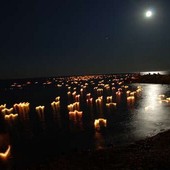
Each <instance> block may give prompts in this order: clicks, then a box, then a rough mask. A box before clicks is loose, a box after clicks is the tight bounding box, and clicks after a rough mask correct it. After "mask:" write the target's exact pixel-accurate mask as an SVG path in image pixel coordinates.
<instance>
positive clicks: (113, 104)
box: [106, 103, 117, 107]
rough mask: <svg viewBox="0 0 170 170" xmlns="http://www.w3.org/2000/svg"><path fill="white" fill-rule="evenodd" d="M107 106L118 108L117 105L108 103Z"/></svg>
mask: <svg viewBox="0 0 170 170" xmlns="http://www.w3.org/2000/svg"><path fill="white" fill-rule="evenodd" d="M106 106H107V107H112V106H113V107H116V106H117V103H106Z"/></svg>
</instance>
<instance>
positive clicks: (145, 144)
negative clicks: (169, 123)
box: [1, 130, 170, 170]
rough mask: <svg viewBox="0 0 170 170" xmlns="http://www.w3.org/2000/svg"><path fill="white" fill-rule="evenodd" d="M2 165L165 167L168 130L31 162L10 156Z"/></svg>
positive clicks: (168, 155) (169, 155)
mask: <svg viewBox="0 0 170 170" xmlns="http://www.w3.org/2000/svg"><path fill="white" fill-rule="evenodd" d="M9 161H10V163H9V162H8V165H7V164H6V163H3V164H2V165H1V168H3V169H17V170H18V169H29V170H33V169H44V170H46V169H52V170H53V169H54V170H55V169H56V170H57V169H60V170H67V169H75V170H80V169H86V170H88V169H89V170H92V169H94V170H98V169H169V167H170V130H168V131H165V132H162V133H159V134H157V135H155V136H153V137H150V138H147V139H145V140H141V141H137V142H135V143H134V144H130V145H128V146H121V147H114V146H110V147H108V148H107V149H100V150H97V151H84V152H82V151H81V152H76V153H74V154H67V155H62V156H60V157H57V158H53V159H50V158H49V159H48V160H43V161H42V162H38V163H37V162H36V163H33V164H31V165H21V164H19V162H18V161H17V162H15V161H14V160H13V158H11V160H9Z"/></svg>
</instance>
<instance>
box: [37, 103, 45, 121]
mask: <svg viewBox="0 0 170 170" xmlns="http://www.w3.org/2000/svg"><path fill="white" fill-rule="evenodd" d="M44 108H45V106H37V107H36V108H35V110H36V112H37V113H38V116H39V118H40V120H42V121H44Z"/></svg>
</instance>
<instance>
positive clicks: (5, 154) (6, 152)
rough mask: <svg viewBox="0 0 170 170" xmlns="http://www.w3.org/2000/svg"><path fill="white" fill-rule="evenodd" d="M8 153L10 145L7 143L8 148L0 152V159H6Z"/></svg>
mask: <svg viewBox="0 0 170 170" xmlns="http://www.w3.org/2000/svg"><path fill="white" fill-rule="evenodd" d="M10 153H11V146H10V145H8V148H7V149H6V151H5V152H0V159H2V160H7V159H8V158H9V156H10Z"/></svg>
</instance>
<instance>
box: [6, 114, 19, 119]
mask: <svg viewBox="0 0 170 170" xmlns="http://www.w3.org/2000/svg"><path fill="white" fill-rule="evenodd" d="M17 117H18V114H17V113H16V114H13V113H10V114H9V115H5V120H14V119H15V118H17Z"/></svg>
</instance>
